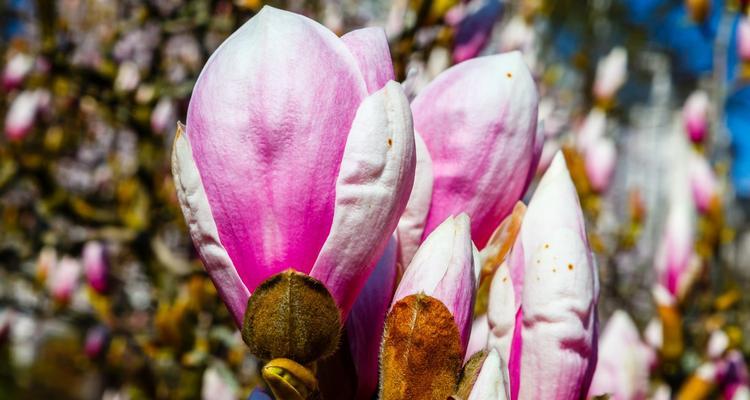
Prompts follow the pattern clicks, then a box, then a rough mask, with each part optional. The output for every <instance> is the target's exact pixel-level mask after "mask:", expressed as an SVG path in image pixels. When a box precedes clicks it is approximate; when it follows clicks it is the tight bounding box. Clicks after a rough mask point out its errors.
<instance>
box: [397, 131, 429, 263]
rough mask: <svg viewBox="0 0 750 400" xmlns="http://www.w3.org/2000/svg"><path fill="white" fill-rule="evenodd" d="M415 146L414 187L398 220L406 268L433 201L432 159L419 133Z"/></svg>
mask: <svg viewBox="0 0 750 400" xmlns="http://www.w3.org/2000/svg"><path fill="white" fill-rule="evenodd" d="M414 144H415V145H416V151H417V165H416V167H415V169H414V186H413V187H412V189H411V194H410V195H409V202H408V203H406V209H405V210H404V213H403V214H402V215H401V219H399V220H398V245H399V260H398V261H399V263H400V264H401V267H402V268H406V266H407V265H409V263H410V262H411V259H412V257H414V253H416V252H417V249H418V248H419V244H420V243H422V233H423V232H424V224H425V222H426V220H427V213H428V212H429V211H430V201H431V200H432V180H433V176H432V158H431V157H430V152H429V151H427V146H426V145H425V144H424V140H423V139H422V137H421V136H420V135H419V133H418V132H414Z"/></svg>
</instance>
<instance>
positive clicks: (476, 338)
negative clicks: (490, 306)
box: [464, 314, 490, 363]
mask: <svg viewBox="0 0 750 400" xmlns="http://www.w3.org/2000/svg"><path fill="white" fill-rule="evenodd" d="M489 334H490V324H489V322H488V321H487V314H484V315H480V316H479V317H477V318H476V319H475V320H474V322H472V323H471V335H470V336H469V344H468V346H467V347H466V354H465V355H464V363H465V362H466V361H468V360H469V358H471V356H473V355H474V354H475V353H477V352H480V351H482V350H484V349H486V348H487V337H488V335H489Z"/></svg>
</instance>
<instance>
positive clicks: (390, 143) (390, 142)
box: [388, 138, 393, 147]
mask: <svg viewBox="0 0 750 400" xmlns="http://www.w3.org/2000/svg"><path fill="white" fill-rule="evenodd" d="M391 146H393V139H392V138H388V147H391Z"/></svg>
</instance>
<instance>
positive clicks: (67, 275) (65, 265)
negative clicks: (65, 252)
mask: <svg viewBox="0 0 750 400" xmlns="http://www.w3.org/2000/svg"><path fill="white" fill-rule="evenodd" d="M80 276H81V264H80V263H79V262H78V260H76V259H74V258H70V257H67V256H65V257H63V258H62V260H60V262H59V263H58V264H57V266H56V267H55V269H54V270H53V271H52V274H51V276H50V280H49V281H48V286H49V290H50V292H51V293H52V297H54V298H55V300H57V301H60V302H67V301H69V300H70V299H71V297H72V295H73V291H74V290H75V288H76V286H78V278H79V277H80Z"/></svg>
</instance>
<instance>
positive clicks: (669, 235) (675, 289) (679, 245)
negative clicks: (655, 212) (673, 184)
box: [654, 195, 696, 297]
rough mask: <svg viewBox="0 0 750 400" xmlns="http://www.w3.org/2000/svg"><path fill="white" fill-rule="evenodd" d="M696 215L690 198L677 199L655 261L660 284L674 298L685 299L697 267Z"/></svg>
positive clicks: (676, 196)
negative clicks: (684, 296)
mask: <svg viewBox="0 0 750 400" xmlns="http://www.w3.org/2000/svg"><path fill="white" fill-rule="evenodd" d="M694 214H695V211H694V208H693V205H692V202H691V201H690V198H685V196H681V195H674V196H673V199H672V201H671V202H670V205H669V211H668V214H667V221H666V225H665V226H664V231H663V233H662V237H661V242H660V244H659V247H658V249H657V252H656V256H655V260H654V265H655V267H656V272H657V274H658V277H659V281H660V282H661V285H662V286H663V287H664V288H665V289H666V290H667V291H668V292H669V293H670V294H671V295H672V296H677V297H682V295H683V294H684V291H685V290H686V288H687V286H688V285H689V283H690V280H691V277H692V275H693V271H694V270H695V267H696V266H695V263H696V258H695V252H694V248H693V240H694V239H693V235H694V231H695V226H694Z"/></svg>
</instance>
